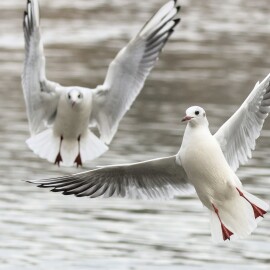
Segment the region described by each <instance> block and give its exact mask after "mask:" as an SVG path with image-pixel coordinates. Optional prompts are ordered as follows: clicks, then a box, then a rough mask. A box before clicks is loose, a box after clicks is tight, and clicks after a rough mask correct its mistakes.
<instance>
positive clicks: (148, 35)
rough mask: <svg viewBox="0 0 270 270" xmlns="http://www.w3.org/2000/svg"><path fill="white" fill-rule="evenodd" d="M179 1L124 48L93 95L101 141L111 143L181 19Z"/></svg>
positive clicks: (96, 122) (163, 10)
mask: <svg viewBox="0 0 270 270" xmlns="http://www.w3.org/2000/svg"><path fill="white" fill-rule="evenodd" d="M179 10H180V6H179V5H178V4H177V1H170V2H168V3H167V4H165V5H164V6H163V7H162V8H161V9H160V10H159V11H158V12H157V13H156V14H155V15H154V16H153V17H152V18H151V19H150V20H149V21H148V22H147V23H146V24H145V26H144V27H143V28H142V29H141V31H140V32H139V34H138V35H137V36H136V37H135V38H134V39H132V40H131V41H130V42H129V44H128V45H127V46H126V47H124V48H123V49H122V50H121V51H120V52H119V53H118V55H117V56H116V58H115V59H114V60H113V62H112V63H111V64H110V66H109V69H108V73H107V76H106V79H105V82H104V84H103V85H101V86H98V87H97V88H96V90H95V91H94V102H93V111H92V116H91V119H90V120H91V122H93V123H95V124H97V126H98V128H99V131H100V134H101V139H102V140H103V141H104V142H106V143H110V141H111V140H112V138H113V136H114V134H115V132H116V130H117V128H118V124H119V121H120V120H121V119H122V117H123V116H124V114H125V113H126V111H127V110H129V108H130V106H131V104H132V103H133V101H134V100H135V98H136V97H137V95H138V94H139V93H140V91H141V89H142V87H143V85H144V82H145V79H146V77H147V76H148V74H149V73H150V71H151V69H152V68H153V66H154V64H155V63H156V61H157V59H158V57H159V54H160V52H161V51H162V49H163V47H164V45H165V44H166V42H167V40H168V39H169V37H170V35H171V34H172V33H173V30H174V28H175V26H176V25H177V24H178V23H179V21H180V19H179V18H176V15H177V14H178V12H179Z"/></svg>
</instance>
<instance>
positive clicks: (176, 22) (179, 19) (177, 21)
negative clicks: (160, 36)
mask: <svg viewBox="0 0 270 270" xmlns="http://www.w3.org/2000/svg"><path fill="white" fill-rule="evenodd" d="M173 21H174V22H175V25H174V26H173V27H175V26H176V25H177V24H178V23H179V22H180V21H181V18H177V19H174V20H173Z"/></svg>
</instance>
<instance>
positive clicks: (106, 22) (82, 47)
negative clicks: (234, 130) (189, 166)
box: [0, 0, 270, 270]
mask: <svg viewBox="0 0 270 270" xmlns="http://www.w3.org/2000/svg"><path fill="white" fill-rule="evenodd" d="M24 2H25V1H22V0H10V1H1V2H0V15H1V16H0V61H1V65H0V78H1V84H0V88H1V98H0V112H1V116H2V117H1V121H0V149H1V150H0V177H1V180H0V191H1V196H0V216H1V217H0V239H1V241H0V269H12V270H14V269H16V270H17V269H31V270H33V269H46V270H47V269H125V270H126V269H130V270H135V269H140V270H141V269H166V270H167V269H169V270H170V269H217V268H219V269H231V268H232V266H234V268H233V269H269V264H270V230H269V227H270V215H267V216H266V217H265V220H264V221H263V222H262V223H260V226H259V227H258V229H257V230H256V231H255V233H254V234H253V235H252V236H250V237H249V238H248V239H247V240H242V241H238V242H228V243H224V244H219V245H216V244H213V243H212V242H211V239H210V229H209V217H208V213H207V211H206V210H205V209H204V208H203V207H202V205H201V203H200V202H199V200H198V199H197V197H196V196H195V195H192V196H182V197H181V196H180V197H178V198H176V199H174V200H172V201H165V202H151V201H146V202H144V201H128V200H124V199H110V200H100V199H99V200H90V199H87V198H80V199H78V198H74V197H71V196H70V197H66V196H62V195H60V194H53V193H50V192H49V191H48V190H42V189H37V188H36V187H34V186H32V185H29V184H26V183H25V182H23V181H21V180H22V179H38V178H47V177H50V176H60V175H63V174H67V173H75V172H78V170H77V169H76V168H69V169H67V168H60V169H59V168H57V167H55V166H54V165H51V164H48V163H47V162H46V161H43V160H40V159H39V158H37V157H36V156H35V155H34V154H33V153H32V152H31V151H30V150H29V149H27V147H26V145H25V143H24V142H25V140H26V139H27V138H28V136H29V133H28V124H27V119H26V114H25V106H24V101H23V95H22V90H21V86H20V74H21V72H22V62H23V58H24V51H23V35H22V28H21V25H22V13H23V9H24V7H25V3H24ZM164 2H165V0H151V1H141V0H138V1H131V0H113V1H105V0H100V1H97V0H91V1H90V0H88V1H87V0H76V1H67V0H57V1H53V0H40V4H41V16H42V22H41V23H42V30H43V31H42V35H43V38H44V43H45V53H46V56H47V75H48V78H50V79H51V80H55V81H58V82H59V83H62V84H63V85H82V86H89V87H94V86H95V85H96V84H100V83H102V82H103V79H104V76H105V74H106V69H107V66H108V64H109V63H110V61H111V60H112V59H113V58H114V56H115V54H116V53H117V52H118V51H119V50H120V49H121V48H122V47H123V46H124V45H125V44H126V43H127V41H128V40H129V39H130V38H131V37H132V36H133V35H134V34H136V33H137V31H138V30H139V29H140V27H141V26H142V25H143V24H144V22H145V21H146V20H147V19H148V18H149V17H150V16H151V15H152V14H153V12H154V11H155V10H157V9H158V8H159V7H160V6H161V5H162V4H163V3H164ZM181 2H182V6H183V9H182V12H181V17H182V22H181V24H180V26H179V27H178V28H177V30H176V31H175V33H174V35H173V36H172V38H171V40H170V41H169V42H168V44H167V46H166V48H165V50H164V51H163V54H162V56H161V57H160V61H159V62H158V64H157V65H156V67H155V69H154V70H153V72H152V73H151V76H150V77H149V78H148V80H147V83H146V85H145V87H144V89H143V91H142V93H141V95H140V96H139V98H138V99H137V100H136V102H135V103H134V105H133V106H132V108H131V110H130V111H129V112H128V113H127V114H126V116H125V117H124V119H123V120H122V122H121V124H120V127H119V130H118V133H117V135H116V137H115V138H114V140H113V142H112V144H111V147H110V151H108V152H107V153H106V154H105V155H104V156H103V157H101V158H100V159H99V160H97V161H95V162H92V163H91V164H87V165H86V166H85V167H84V168H82V169H80V170H79V171H81V170H85V169H89V168H93V167H94V166H96V165H105V164H115V163H119V162H121V163H124V162H135V161H141V160H145V159H149V158H156V157H162V156H166V155H171V154H174V153H176V152H177V151H178V149H179V147H180V143H181V140H182V135H183V132H184V126H183V125H182V124H181V123H180V119H181V117H182V116H183V115H184V112H185V109H186V108H187V107H189V106H190V105H195V104H197V105H201V106H203V107H205V108H206V110H207V114H208V119H209V121H210V125H211V127H212V130H213V132H214V131H215V130H216V129H217V128H218V127H219V126H220V125H221V124H222V123H223V122H224V121H225V120H226V118H228V117H229V116H230V115H231V114H232V113H233V112H234V111H235V109H236V108H237V107H238V106H239V105H240V104H241V103H242V101H243V100H244V99H245V97H246V96H247V95H248V93H249V92H250V91H251V90H252V88H253V86H254V85H255V83H256V81H258V80H262V79H263V78H264V77H265V76H266V75H267V74H268V73H269V72H270V58H269V45H270V23H269V13H270V5H269V1H268V0H260V1H254V0H226V1H224V0H222V1H221V0H208V1H201V0H189V1H188V0H183V1H181ZM269 139H270V120H269V119H267V121H266V123H265V125H264V129H263V132H262V134H261V137H260V139H259V140H258V143H257V148H256V151H255V152H254V154H253V156H254V158H253V159H252V160H251V161H250V162H249V164H248V165H247V166H245V167H241V169H240V170H239V171H238V175H239V177H240V178H241V179H242V180H243V183H244V185H245V187H246V188H247V189H248V190H249V191H250V192H252V193H254V194H256V195H257V196H259V197H261V198H263V199H265V200H266V201H269V200H270V177H269V175H270V169H269V165H270V159H269V153H270V140H269Z"/></svg>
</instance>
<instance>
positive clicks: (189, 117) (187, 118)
mask: <svg viewBox="0 0 270 270" xmlns="http://www.w3.org/2000/svg"><path fill="white" fill-rule="evenodd" d="M192 118H193V117H192V116H187V115H186V116H185V117H184V118H183V119H182V122H186V121H189V120H191V119H192Z"/></svg>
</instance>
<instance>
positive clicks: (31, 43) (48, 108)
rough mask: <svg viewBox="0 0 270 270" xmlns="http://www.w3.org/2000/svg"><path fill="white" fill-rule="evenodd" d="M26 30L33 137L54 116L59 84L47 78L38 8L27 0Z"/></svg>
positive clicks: (26, 70)
mask: <svg viewBox="0 0 270 270" xmlns="http://www.w3.org/2000/svg"><path fill="white" fill-rule="evenodd" d="M23 30H24V39H25V61H24V69H23V74H22V87H23V93H24V98H25V103H26V109H27V116H28V121H29V125H30V132H31V135H34V134H36V133H39V132H40V131H42V130H43V129H44V127H45V124H46V123H48V122H50V121H51V120H52V119H53V117H54V116H55V113H56V109H57V103H58V98H59V95H58V94H57V91H56V90H57V87H59V85H58V84H56V83H54V82H51V81H48V80H47V79H46V75H45V56H44V53H43V44H42V41H41V37H40V26H39V6H38V1H37V0H28V1H27V6H26V11H25V12H24V19H23Z"/></svg>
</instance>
